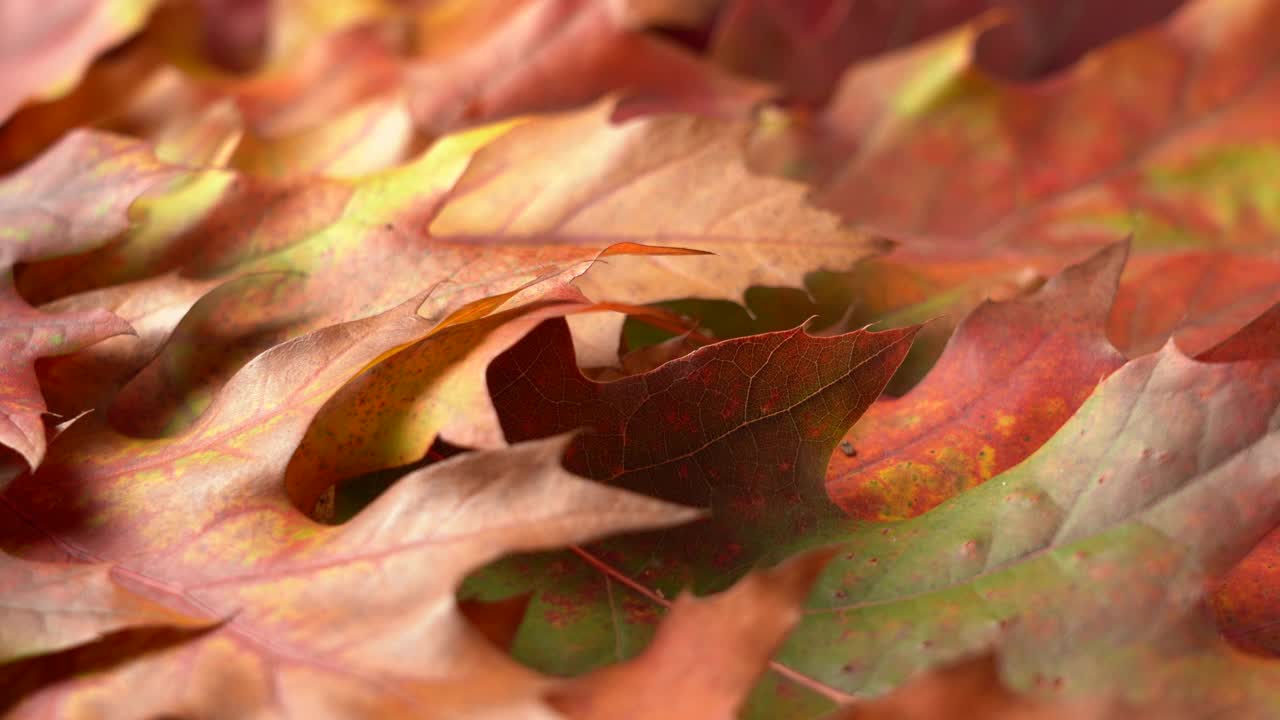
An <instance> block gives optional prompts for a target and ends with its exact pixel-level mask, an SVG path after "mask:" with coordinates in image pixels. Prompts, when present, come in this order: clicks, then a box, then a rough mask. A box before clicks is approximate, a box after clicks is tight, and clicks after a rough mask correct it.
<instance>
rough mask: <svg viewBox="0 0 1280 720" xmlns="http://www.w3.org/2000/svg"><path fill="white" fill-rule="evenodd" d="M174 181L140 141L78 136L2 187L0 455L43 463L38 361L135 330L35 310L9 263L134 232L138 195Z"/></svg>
mask: <svg viewBox="0 0 1280 720" xmlns="http://www.w3.org/2000/svg"><path fill="white" fill-rule="evenodd" d="M176 175H177V171H176V170H175V169H174V168H171V167H168V166H165V165H163V164H161V163H159V162H158V161H157V160H156V158H155V156H154V155H153V154H152V153H151V152H150V149H149V148H148V147H147V146H146V145H144V144H142V143H139V142H136V141H133V140H127V139H125V138H120V137H115V136H109V135H103V134H94V133H87V132H82V133H76V134H73V135H70V136H68V137H67V138H66V139H64V140H63V141H62V142H60V143H59V144H58V146H57V147H56V148H54V149H53V150H51V151H50V152H49V153H47V154H46V155H44V156H43V157H42V158H40V160H38V161H37V162H35V163H33V164H31V165H29V166H28V167H26V168H24V169H23V170H22V171H21V172H18V173H16V174H14V175H12V176H10V177H7V178H5V179H4V180H3V181H0V358H2V359H0V454H2V453H3V452H4V450H5V448H12V449H13V450H15V451H17V453H18V454H19V455H21V456H22V458H23V459H24V460H25V461H26V463H27V465H28V466H29V467H32V468H34V467H36V466H37V465H39V464H40V461H41V460H42V459H43V457H44V452H45V437H44V427H43V424H42V420H41V416H42V414H43V413H44V412H45V403H44V399H43V398H42V397H41V395H40V389H39V386H38V384H37V381H36V373H35V369H34V367H33V363H34V361H35V360H36V359H37V358H41V357H50V356H53V355H63V354H66V353H69V352H73V351H75V350H78V349H80V348H81V347H84V346H86V345H90V344H92V343H95V342H97V341H99V340H102V339H104V338H108V337H111V336H113V335H120V334H123V333H130V332H132V330H131V329H130V327H129V325H128V324H127V323H126V322H124V321H123V320H121V319H120V318H119V317H116V316H115V315H112V314H111V313H110V312H107V311H106V310H103V309H100V308H91V309H86V310H83V311H71V312H65V313H56V314H52V313H46V312H42V311H40V310H36V309H34V308H32V307H31V306H30V305H28V304H27V302H26V300H24V299H23V298H22V296H20V295H19V294H18V291H17V289H16V288H15V287H14V282H13V273H12V268H13V266H14V265H15V264H16V263H19V262H32V261H36V260H42V259H45V258H51V257H56V256H59V255H69V254H74V253H83V252H85V251H86V250H90V249H92V248H94V247H96V246H99V245H101V244H103V243H105V242H106V241H107V240H109V239H111V237H112V236H113V235H115V234H116V233H118V232H120V231H121V230H124V229H125V228H126V227H127V226H128V223H129V219H128V216H127V212H128V209H129V206H130V205H132V204H133V202H134V201H135V200H136V199H137V198H138V197H139V195H141V194H142V193H143V192H145V191H147V190H148V189H149V188H152V187H153V186H155V185H157V184H158V183H161V182H163V181H166V180H168V179H171V178H173V177H175V176H176Z"/></svg>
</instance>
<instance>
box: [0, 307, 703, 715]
mask: <svg viewBox="0 0 1280 720" xmlns="http://www.w3.org/2000/svg"><path fill="white" fill-rule="evenodd" d="M421 303H422V299H421V298H417V299H414V300H411V301H409V302H407V303H405V304H402V305H401V306H399V307H398V308H395V309H393V310H391V311H388V312H387V313H384V314H382V315H379V316H375V317H373V318H370V319H366V320H361V321H354V322H352V323H347V324H345V325H336V326H332V327H329V328H326V329H324V330H320V331H318V332H317V333H315V334H313V335H309V336H306V337H303V338H300V339H298V340H296V341H293V342H290V343H285V344H283V345H280V346H278V347H276V348H274V349H273V350H271V351H268V352H267V353H265V354H263V355H261V356H259V357H258V358H257V359H255V361H254V362H252V363H250V364H249V365H248V366H246V368H245V369H244V370H242V371H241V372H240V373H238V374H237V375H236V377H235V378H234V379H233V381H232V382H231V383H230V384H229V385H228V386H227V388H226V389H225V390H224V391H223V393H222V394H221V395H220V397H219V400H218V402H216V403H215V404H214V405H213V407H212V408H211V409H210V411H209V413H207V414H206V415H205V416H204V417H202V418H201V421H200V422H199V423H198V424H196V425H195V426H193V427H192V428H191V430H190V431H188V432H187V433H186V434H184V435H182V436H179V437H176V438H172V439H157V440H145V439H131V438H127V437H124V436H121V435H118V434H116V433H114V432H112V431H111V430H110V429H109V428H108V427H107V426H106V425H105V423H104V422H103V421H102V418H101V417H98V416H94V415H88V416H85V417H84V418H82V419H81V420H79V421H77V422H76V423H75V424H73V425H72V426H71V428H69V429H68V430H67V431H66V432H65V433H63V434H62V435H60V436H59V438H58V440H57V441H56V442H55V444H54V448H53V454H52V456H51V457H50V461H49V462H48V463H46V464H45V466H44V467H42V468H41V470H40V471H39V472H37V473H36V474H34V475H28V476H24V477H23V478H19V479H18V480H17V481H15V483H14V484H13V486H12V487H11V488H10V489H9V491H8V492H7V493H6V494H5V496H4V507H5V510H6V514H7V515H8V516H9V518H10V519H9V520H8V521H7V522H6V523H5V524H4V530H3V534H4V546H5V547H6V548H7V549H8V550H10V551H12V552H16V553H18V554H19V555H20V556H22V557H24V558H28V559H33V560H35V559H43V560H46V561H53V560H59V561H71V562H85V561H90V562H104V561H105V562H112V563H114V564H115V570H114V572H115V573H116V575H117V576H121V577H124V578H126V579H127V580H128V581H129V583H128V584H129V587H130V588H131V589H134V590H136V591H137V592H139V593H143V594H144V595H146V596H149V597H152V598H153V599H155V601H156V602H161V603H163V604H165V605H166V606H168V607H171V608H175V609H177V610H180V611H182V612H184V613H187V614H191V615H195V616H196V617H203V618H206V619H207V620H208V621H219V622H221V625H220V626H219V627H218V629H217V630H215V631H213V632H210V633H208V634H205V635H203V636H201V637H200V638H199V639H198V640H195V641H193V642H192V643H189V644H183V645H179V646H178V647H176V648H173V649H172V650H171V651H169V652H167V653H160V654H156V655H148V656H146V658H144V659H140V660H138V661H136V662H132V663H125V664H124V665H122V666H121V667H119V668H118V669H114V670H112V671H111V672H110V673H108V674H107V676H106V677H104V678H99V679H95V680H93V681H88V682H80V683H77V682H75V681H72V682H70V683H67V684H59V685H55V686H54V687H52V688H50V689H49V690H48V692H41V693H36V694H35V695H33V696H32V698H31V699H30V702H31V703H34V704H32V705H30V706H29V707H30V709H31V711H32V712H37V710H36V708H45V709H46V710H45V711H48V712H55V714H60V715H62V714H67V713H70V712H71V710H70V707H71V706H70V705H67V703H74V704H76V705H77V706H80V707H91V706H92V704H93V703H94V701H93V700H92V699H91V698H92V697H94V696H95V695H97V694H98V693H101V692H108V693H110V692H111V691H110V690H109V688H111V687H119V688H127V687H130V686H131V685H132V684H133V683H135V682H136V681H137V678H139V677H142V676H146V677H148V678H151V680H150V681H149V685H150V686H151V687H152V688H153V691H152V692H151V693H150V694H149V695H147V696H141V695H138V694H137V693H131V698H133V700H132V701H131V706H132V708H133V711H136V710H137V709H138V708H141V707H149V708H152V710H151V712H153V713H155V714H163V713H166V712H172V711H173V710H174V708H175V707H177V706H178V705H177V703H179V702H180V698H181V695H180V694H179V695H174V694H173V693H175V692H176V693H181V690H180V688H181V686H182V685H184V683H169V682H159V683H157V682H155V679H156V678H158V677H163V676H166V675H168V674H172V673H183V674H185V673H186V672H188V671H187V670H184V669H183V668H192V667H195V668H205V670H204V672H201V671H197V675H198V677H200V678H201V679H200V682H213V683H221V682H227V681H229V680H231V679H232V678H237V679H238V681H240V682H243V685H241V686H240V689H239V690H238V691H237V692H235V693H231V694H228V695H224V696H218V695H209V696H206V697H204V698H199V699H198V701H199V702H200V703H202V705H201V707H203V708H205V710H204V711H203V712H201V714H220V713H223V712H233V711H236V712H250V711H253V709H254V708H257V707H260V706H262V707H270V706H271V704H272V703H274V702H278V700H272V695H273V693H271V692H268V691H267V690H266V688H267V687H270V686H277V687H284V688H292V689H291V690H287V691H286V692H287V693H288V695H289V696H296V698H297V699H296V700H295V702H303V705H302V706H301V707H308V706H311V705H310V704H311V703H315V702H321V701H320V700H319V699H318V698H319V697H320V696H319V695H316V694H315V693H314V692H311V691H313V690H319V689H321V688H323V689H324V690H323V693H322V694H323V695H324V696H325V697H326V698H328V699H327V700H326V701H324V702H326V703H340V704H347V705H348V706H350V707H353V708H354V707H356V706H362V707H365V708H366V709H372V708H383V710H384V711H385V712H391V711H392V709H395V711H396V712H402V713H408V712H410V708H413V707H415V706H416V707H419V708H421V705H419V703H422V702H425V698H431V702H432V704H433V705H432V706H433V707H437V708H438V710H437V712H440V713H442V716H443V715H448V714H449V711H448V710H447V708H448V707H449V703H450V702H456V703H457V705H455V706H454V707H466V706H468V704H469V703H483V704H490V705H491V706H493V707H501V706H502V704H503V703H504V702H525V701H530V698H536V693H534V690H536V689H537V687H538V683H537V682H534V680H533V677H534V676H532V675H531V674H529V673H528V672H527V671H525V670H523V669H521V668H520V667H519V666H517V665H515V664H513V663H510V662H509V661H506V662H504V661H502V660H501V656H500V655H499V654H497V653H496V652H495V651H493V650H492V649H491V648H489V646H488V645H487V644H484V643H483V641H478V638H476V637H474V636H469V635H468V633H467V631H466V630H465V629H464V627H463V625H462V620H461V617H460V616H457V615H456V614H454V613H452V611H446V612H445V613H444V614H443V615H441V613H440V608H441V607H442V606H441V605H440V604H439V603H441V602H443V603H445V605H444V606H443V607H446V608H447V607H450V604H451V603H452V592H453V584H454V583H456V582H457V581H458V580H460V579H461V577H462V574H465V573H466V572H467V571H468V570H469V569H471V568H472V567H474V566H476V565H479V564H481V563H483V562H485V561H486V560H489V559H492V558H493V557H496V556H497V555H500V554H502V553H503V552H504V551H511V550H532V549H538V548H542V547H546V546H548V545H551V546H554V545H557V544H562V543H564V542H575V541H584V540H587V539H591V538H593V537H595V536H598V535H599V534H602V533H604V532H608V531H616V530H621V529H626V528H637V527H652V526H653V525H655V524H664V523H671V522H679V521H682V520H687V519H689V518H690V517H692V512H691V511H687V510H683V509H678V508H675V507H673V506H670V505H666V504H663V503H659V502H657V501H653V500H649V499H644V498H639V497H635V496H626V495H622V494H620V493H618V492H616V491H611V490H607V489H605V488H601V487H599V486H595V485H591V484H589V483H586V482H585V481H582V480H578V479H574V478H572V477H571V476H570V475H568V474H567V473H566V472H565V471H564V470H562V469H561V468H560V455H561V452H562V450H563V447H564V444H565V440H564V439H557V440H552V441H547V442H543V443H535V444H529V445H525V446H521V447H518V448H512V449H510V450H500V451H494V452H493V453H489V454H485V453H475V454H469V455H465V456H463V457H461V458H458V459H457V460H456V461H454V462H452V463H447V464H441V465H437V466H434V467H432V468H428V469H426V470H424V471H422V473H421V479H420V481H419V482H403V481H402V482H401V483H400V484H399V485H397V489H396V490H394V491H392V493H390V494H389V495H388V496H386V497H384V498H383V499H381V500H380V501H379V503H378V504H377V505H376V506H375V507H374V508H371V509H370V511H369V512H366V513H365V514H362V515H361V517H360V519H359V520H356V521H353V522H352V523H350V524H348V525H345V526H342V527H341V528H333V529H328V530H326V529H324V528H323V527H322V526H318V525H316V524H315V523H313V522H312V521H310V520H308V519H307V518H306V517H305V516H304V515H303V514H302V513H301V512H299V511H298V510H297V509H296V508H295V507H294V506H293V505H292V504H291V503H290V501H289V498H288V495H287V494H286V492H285V488H284V485H283V483H282V482H281V476H282V474H283V471H284V466H285V464H286V463H287V461H288V459H289V457H290V454H291V452H292V450H293V448H294V446H295V445H296V444H297V442H298V440H299V439H301V436H302V433H303V432H304V431H305V429H306V426H307V424H308V422H309V420H310V418H311V417H312V416H313V415H314V413H315V412H316V410H317V409H318V408H319V406H320V405H321V403H323V401H324V400H325V398H326V397H328V396H329V395H330V394H331V393H332V392H333V391H334V390H335V389H336V388H337V387H339V386H341V385H342V384H343V383H344V382H345V381H346V380H347V379H348V378H349V377H350V376H351V375H353V374H354V373H355V372H357V371H358V370H360V369H361V368H363V367H364V366H366V365H368V364H369V363H371V362H374V361H376V360H377V359H378V358H379V357H380V356H382V355H383V354H384V353H387V352H388V351H392V350H394V349H395V348H397V347H400V346H403V345H405V344H406V343H408V342H411V341H412V340H414V339H415V338H416V337H420V336H422V335H423V334H425V333H426V332H427V331H428V330H429V328H430V327H431V324H430V323H428V322H426V321H425V320H423V319H421V318H419V317H418V316H417V315H416V314H415V311H416V308H417V307H418V305H420V304H421ZM535 478H537V479H538V480H537V481H535ZM179 480H181V482H178V481H179ZM415 488H416V490H415ZM186 498H202V500H200V503H201V507H200V512H199V513H198V514H194V513H192V512H191V508H190V507H188V505H187V504H186V503H185V502H184V499H186ZM553 498H559V500H558V501H556V500H553ZM593 507H594V508H595V509H594V510H593V509H592V508H593ZM382 508H385V509H382ZM432 508H434V509H432ZM500 508H505V511H504V512H505V513H509V512H518V513H519V515H518V516H512V517H511V518H510V519H506V520H504V519H503V518H504V516H505V515H504V512H494V510H496V509H500ZM535 508H536V509H535ZM531 510H532V514H530V511H531ZM86 518H93V520H92V522H90V523H88V524H84V523H82V522H80V521H81V520H83V519H86ZM397 518H398V520H397ZM539 518H540V519H539ZM415 528H416V529H415ZM449 528H452V530H450V529H449ZM498 538H502V539H501V540H499V539H498ZM504 543H505V545H504ZM226 547H241V548H244V549H245V552H244V553H242V554H241V553H236V554H233V555H226V554H225V553H224V552H222V550H221V549H222V548H226ZM504 547H505V550H504V549H503V548H504ZM465 548H470V550H466V549H465ZM433 555H434V556H435V557H437V558H438V559H437V560H436V561H430V560H428V559H427V558H430V557H432V556H433ZM446 558H447V559H448V560H447V562H448V563H450V564H451V566H452V567H453V568H455V569H454V571H453V572H454V573H455V574H454V575H450V574H448V573H446V572H442V570H443V566H442V565H441V564H440V563H441V562H442V561H445V559H446ZM84 567H88V566H84ZM411 567H417V568H420V569H422V570H423V571H424V572H425V573H426V575H425V576H424V581H423V582H424V583H425V584H419V585H417V586H414V585H412V584H408V583H404V582H402V580H403V572H404V571H405V570H407V569H408V568H411ZM395 568H401V569H399V570H397V569H395ZM379 577H381V578H383V580H382V581H378V580H377V578H379ZM354 579H363V581H364V582H363V583H362V582H353V580H354ZM368 582H375V583H377V582H382V583H383V584H385V587H384V588H383V589H381V590H378V591H376V594H378V595H379V596H380V597H381V600H380V604H381V605H380V606H381V607H383V608H388V609H389V608H391V607H392V606H393V605H395V604H397V603H399V604H400V608H401V610H400V611H398V612H391V615H390V616H391V617H396V618H402V617H405V616H406V615H405V613H411V612H416V613H419V614H420V616H421V617H422V619H423V621H424V625H422V633H423V635H422V636H421V638H420V639H413V638H411V637H409V636H408V635H406V634H405V633H404V630H403V628H402V627H401V626H400V625H399V624H398V623H397V622H392V623H389V624H388V623H385V622H383V621H381V620H380V618H382V617H383V615H382V613H381V612H374V613H366V614H365V617H367V618H368V619H369V620H370V621H371V623H372V625H370V626H368V627H364V628H358V627H356V626H355V625H352V624H350V623H348V622H347V621H346V620H344V621H343V622H344V623H346V624H345V627H346V628H347V629H348V632H350V635H349V636H348V637H349V641H345V640H342V639H340V638H339V637H337V636H336V635H333V634H332V633H331V632H327V633H324V634H322V635H316V634H314V630H316V629H319V628H327V629H328V630H330V631H332V630H333V629H334V628H335V627H336V626H332V625H330V624H329V622H330V621H329V620H326V619H324V618H321V617H316V616H307V615H305V614H304V615H301V616H300V615H297V614H296V613H294V612H293V611H292V610H290V608H294V607H302V606H304V605H312V604H315V605H317V606H324V607H328V608H329V610H328V611H326V617H329V618H330V619H333V618H339V617H345V616H348V614H349V613H351V612H354V611H347V612H343V611H342V610H340V608H341V607H343V605H344V604H347V605H348V606H350V604H351V603H355V605H356V606H359V605H361V604H363V603H364V602H365V601H366V600H367V599H368V598H369V597H370V596H369V594H368V593H369V592H370V591H371V590H372V587H371V586H366V587H364V588H363V589H360V586H361V585H362V584H367V583H368ZM393 588H394V592H393ZM430 588H435V590H434V591H432V590H430ZM433 592H434V595H433ZM350 617H355V615H354V614H352V615H350ZM379 625H381V626H382V630H381V631H378V630H377V627H378V626H379ZM326 638H327V639H326ZM428 638H434V640H428ZM468 638H470V640H469V641H468ZM316 643H318V644H316ZM409 651H412V652H416V653H418V655H417V656H418V657H419V658H420V660H421V662H422V663H423V664H422V665H420V667H422V668H423V669H422V670H420V671H419V673H418V675H417V676H416V677H402V678H401V679H399V680H392V679H390V678H386V679H379V675H380V672H381V671H384V670H386V669H388V668H390V667H395V665H394V663H395V659H396V658H401V657H403V653H405V652H409ZM362 654H363V655H366V656H367V657H366V660H365V661H363V662H361V661H359V660H358V659H357V658H358V657H359V656H361V655H362ZM326 655H328V656H329V660H327V661H320V660H319V658H323V657H324V656H326ZM290 658H292V660H290ZM304 658H310V659H308V660H304ZM431 658H434V660H432V659H431ZM433 662H434V663H436V664H441V663H443V667H447V668H448V670H447V673H448V674H452V675H453V677H455V678H457V677H462V676H464V675H467V674H468V673H472V674H473V677H475V678H476V679H477V680H483V681H484V682H482V683H480V684H478V685H472V688H473V690H474V692H475V694H474V695H472V696H471V698H470V699H467V698H465V697H461V696H458V695H456V694H451V693H445V694H443V695H442V694H441V693H442V690H441V684H442V682H443V680H442V677H441V675H440V673H441V672H446V671H443V670H436V671H432V670H430V665H431V664H432V663H433ZM264 664H265V665H264ZM467 667H471V670H467V669H466V668H467ZM272 668H275V669H272ZM326 668H328V669H326ZM338 668H342V669H341V670H340V671H339V670H338ZM360 668H363V669H360ZM397 672H398V671H397ZM459 673H461V674H459ZM486 683H493V686H492V687H489V688H488V689H482V688H483V686H484V685H485V684H486ZM444 684H445V685H448V686H450V687H452V684H451V683H447V682H444ZM521 687H523V688H525V694H526V695H527V697H521V691H520V689H519V688H521ZM392 689H394V691H393V692H391V695H388V694H387V693H388V692H389V691H390V690H392ZM499 690H500V692H498V691H499ZM495 692H497V695H495V694H494V693H495ZM464 694H465V693H464ZM446 697H452V698H453V699H452V700H447V699H446ZM414 698H417V699H416V700H415V699H414ZM262 704H265V705H262ZM49 708H63V710H49ZM279 710H282V711H283V708H279ZM289 712H304V714H305V711H302V710H300V709H297V708H295V709H294V710H290V711H289Z"/></svg>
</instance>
